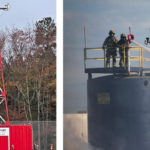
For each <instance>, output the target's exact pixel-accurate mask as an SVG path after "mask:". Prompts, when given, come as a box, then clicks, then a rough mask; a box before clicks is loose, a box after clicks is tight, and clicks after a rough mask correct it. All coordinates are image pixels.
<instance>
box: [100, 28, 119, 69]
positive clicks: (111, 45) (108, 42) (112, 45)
mask: <svg viewBox="0 0 150 150" xmlns="http://www.w3.org/2000/svg"><path fill="white" fill-rule="evenodd" d="M114 34H115V32H114V31H113V30H110V31H109V36H108V37H107V38H106V39H105V41H104V43H103V46H102V49H103V50H105V49H106V47H107V52H106V57H107V61H106V67H107V68H108V67H110V57H111V56H112V58H113V67H116V56H117V50H116V46H117V42H118V40H117V38H116V37H115V36H114ZM112 35H113V36H112Z"/></svg>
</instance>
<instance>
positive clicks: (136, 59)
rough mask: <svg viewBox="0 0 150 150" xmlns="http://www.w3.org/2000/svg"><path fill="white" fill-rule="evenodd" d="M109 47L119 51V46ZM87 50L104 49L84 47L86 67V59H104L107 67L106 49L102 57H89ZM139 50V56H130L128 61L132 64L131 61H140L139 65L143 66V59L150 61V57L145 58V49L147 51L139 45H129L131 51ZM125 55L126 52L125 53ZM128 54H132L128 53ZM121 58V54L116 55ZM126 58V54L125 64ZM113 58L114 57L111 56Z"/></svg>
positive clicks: (117, 58) (100, 48)
mask: <svg viewBox="0 0 150 150" xmlns="http://www.w3.org/2000/svg"><path fill="white" fill-rule="evenodd" d="M109 48H116V50H117V51H118V50H119V48H118V47H109ZM87 50H103V49H102V47H98V48H84V69H85V68H86V60H104V68H105V67H106V49H105V50H103V51H104V57H101V58H87V53H86V52H87ZM130 51H139V56H128V63H129V64H130V61H139V66H140V67H141V66H142V67H143V61H150V58H143V51H145V50H144V49H142V48H140V47H137V46H129V51H128V52H130ZM124 55H125V53H124ZM128 55H130V54H129V53H128ZM119 58H121V57H120V56H117V57H116V60H119ZM125 58H126V56H124V65H125ZM111 60H112V58H111Z"/></svg>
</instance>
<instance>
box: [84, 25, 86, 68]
mask: <svg viewBox="0 0 150 150" xmlns="http://www.w3.org/2000/svg"><path fill="white" fill-rule="evenodd" d="M84 42H85V48H84V69H85V68H86V27H84Z"/></svg>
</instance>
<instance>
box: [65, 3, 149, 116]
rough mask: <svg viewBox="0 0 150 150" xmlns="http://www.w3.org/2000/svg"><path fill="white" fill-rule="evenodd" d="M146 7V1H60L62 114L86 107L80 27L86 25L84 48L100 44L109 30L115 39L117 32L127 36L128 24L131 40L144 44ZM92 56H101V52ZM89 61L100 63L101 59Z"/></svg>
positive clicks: (147, 34)
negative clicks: (61, 17) (131, 35)
mask: <svg viewBox="0 0 150 150" xmlns="http://www.w3.org/2000/svg"><path fill="white" fill-rule="evenodd" d="M149 8H150V1H148V0H126V1H123V0H94V1H92V0H80V1H76V0H64V4H63V10H64V17H63V21H64V23H63V25H64V27H63V31H64V35H63V41H64V57H63V58H64V112H65V113H75V112H77V111H80V110H86V107H87V103H86V101H87V92H86V88H87V87H86V83H87V77H88V76H87V74H85V73H84V60H83V58H84V56H83V48H84V27H86V34H87V47H101V46H102V44H103V42H104V40H105V38H106V37H107V36H108V32H109V30H111V29H112V30H114V31H115V33H116V34H115V36H116V37H117V38H118V39H120V34H121V33H125V34H126V35H128V34H129V26H130V27H131V33H132V34H134V36H135V41H137V42H138V43H140V44H142V45H144V40H145V37H148V36H150V33H149V28H150V15H149V14H150V9H149ZM130 46H133V45H130ZM144 46H145V45H144ZM146 47H150V46H146ZM92 55H94V54H92ZM95 55H99V57H103V56H102V53H99V54H98V53H96V54H95ZM145 55H147V56H150V54H145ZM93 64H96V65H99V66H101V67H102V66H103V62H101V61H98V62H93ZM89 65H90V62H89Z"/></svg>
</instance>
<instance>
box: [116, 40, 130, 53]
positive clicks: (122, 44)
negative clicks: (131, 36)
mask: <svg viewBox="0 0 150 150" xmlns="http://www.w3.org/2000/svg"><path fill="white" fill-rule="evenodd" d="M117 47H119V53H124V48H125V52H126V53H127V51H128V49H129V47H128V41H127V40H122V39H121V40H119V41H118V43H117Z"/></svg>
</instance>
